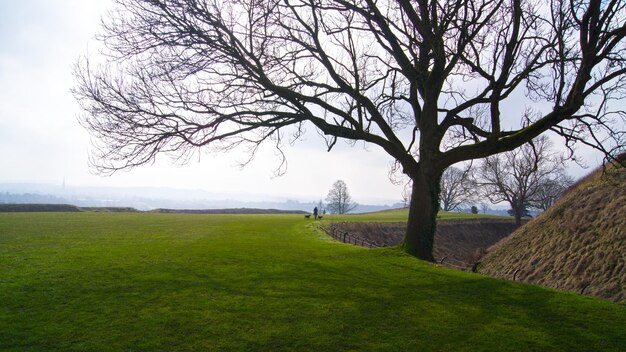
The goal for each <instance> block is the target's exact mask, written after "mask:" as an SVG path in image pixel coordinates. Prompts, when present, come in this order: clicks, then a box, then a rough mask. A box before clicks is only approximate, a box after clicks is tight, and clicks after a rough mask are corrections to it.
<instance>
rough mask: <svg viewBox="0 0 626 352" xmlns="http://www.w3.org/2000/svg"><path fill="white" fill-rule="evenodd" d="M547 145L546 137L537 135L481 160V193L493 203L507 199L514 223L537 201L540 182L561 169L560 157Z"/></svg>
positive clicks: (519, 221) (541, 184) (546, 181)
mask: <svg viewBox="0 0 626 352" xmlns="http://www.w3.org/2000/svg"><path fill="white" fill-rule="evenodd" d="M550 145H551V143H550V140H549V139H548V138H547V137H545V136H540V137H537V138H535V139H534V140H533V141H531V142H530V143H528V144H525V145H523V146H522V147H521V148H518V149H516V150H513V151H510V152H505V153H502V154H498V155H494V156H490V157H487V158H485V159H484V160H483V162H482V164H481V167H480V169H479V174H480V180H479V183H480V185H481V187H482V188H483V190H484V195H485V197H486V198H488V199H489V200H490V201H491V202H492V203H494V204H496V203H501V202H507V203H509V205H510V206H511V212H512V214H513V216H514V217H515V223H516V224H517V225H520V224H521V219H522V217H523V216H524V212H525V211H527V209H528V207H529V206H531V205H532V204H534V203H535V202H538V201H539V199H540V193H541V192H540V191H541V188H542V186H543V185H545V184H546V183H548V182H550V181H551V180H554V179H555V176H557V177H558V175H560V174H562V173H563V159H562V158H561V157H560V156H559V155H558V154H556V153H555V152H553V151H551V150H550Z"/></svg>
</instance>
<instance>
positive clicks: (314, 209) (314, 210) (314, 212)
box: [313, 207, 317, 220]
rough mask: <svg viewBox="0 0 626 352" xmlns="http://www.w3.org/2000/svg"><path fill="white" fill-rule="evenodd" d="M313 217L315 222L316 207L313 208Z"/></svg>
mask: <svg viewBox="0 0 626 352" xmlns="http://www.w3.org/2000/svg"><path fill="white" fill-rule="evenodd" d="M313 217H314V218H315V220H317V207H315V208H313Z"/></svg>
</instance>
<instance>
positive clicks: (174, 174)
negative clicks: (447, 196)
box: [0, 0, 600, 204]
mask: <svg viewBox="0 0 626 352" xmlns="http://www.w3.org/2000/svg"><path fill="white" fill-rule="evenodd" d="M110 7H111V3H110V1H108V0H63V1H57V0H22V1H11V0H0V183H7V182H37V183H50V184H58V185H60V184H61V183H62V182H63V180H64V179H65V182H66V184H67V185H68V186H69V187H71V186H72V185H80V186H132V187H136V186H156V187H173V188H192V189H196V188H197V189H203V190H207V191H210V192H217V193H224V194H232V195H234V196H240V197H242V198H245V196H248V195H251V196H255V198H256V197H258V196H261V197H265V196H268V197H274V198H289V199H298V200H304V201H314V200H316V199H321V198H324V197H325V195H326V193H327V192H328V189H329V188H330V186H331V185H332V183H333V182H334V181H335V180H337V179H343V180H344V181H345V182H346V183H347V185H348V187H349V189H350V191H351V193H352V196H353V198H354V199H355V200H356V201H357V202H360V203H370V204H371V203H379V204H381V203H393V202H397V201H400V199H401V193H402V187H401V186H396V185H393V184H392V183H391V182H390V181H389V178H388V170H389V165H390V163H391V161H392V160H391V159H390V158H389V157H388V156H386V155H385V154H384V153H383V152H382V151H380V150H379V149H378V148H377V147H375V146H369V147H364V146H363V145H362V144H357V145H356V146H355V147H349V146H347V145H340V146H339V147H338V148H337V149H336V150H333V151H332V152H331V153H327V152H326V150H325V148H324V144H323V143H322V141H321V139H319V137H317V135H316V134H315V133H314V131H313V130H312V128H310V131H309V132H310V133H308V134H307V136H306V138H305V140H304V141H302V142H299V143H296V144H295V145H294V146H292V147H288V148H286V154H287V159H288V170H287V173H286V174H285V175H284V176H281V177H274V173H273V172H274V170H275V169H276V167H277V166H278V158H277V157H276V155H275V151H274V150H273V149H272V147H271V145H267V146H266V147H265V148H263V149H262V150H261V151H260V153H259V155H258V156H257V158H256V159H255V160H254V161H253V162H252V163H251V164H249V165H248V166H246V167H245V168H243V169H240V168H239V167H237V166H236V165H237V161H240V160H243V159H245V155H242V153H241V152H233V153H229V154H223V155H217V156H216V155H209V154H206V155H202V156H201V157H200V158H199V159H194V160H192V161H191V162H190V163H189V164H187V165H183V166H180V165H175V164H173V163H172V162H171V161H170V160H169V159H168V158H167V157H162V158H160V159H159V160H157V162H156V163H155V164H154V165H150V166H144V167H141V168H138V169H134V170H131V171H129V172H120V173H117V174H115V175H113V176H109V177H104V176H99V175H94V174H92V171H93V170H90V169H89V166H88V155H89V149H90V140H89V135H88V133H87V132H86V131H85V130H84V129H82V127H80V126H79V124H78V122H77V117H78V116H79V114H80V113H81V112H80V110H79V108H78V105H77V103H76V101H75V100H74V98H73V96H72V95H71V93H70V89H71V87H72V86H73V85H74V80H73V77H72V66H73V64H74V63H75V62H76V61H77V59H78V58H79V56H80V55H84V54H85V53H87V52H90V53H95V52H97V48H98V43H97V42H95V41H94V40H93V37H94V35H95V33H97V32H98V29H99V21H100V18H101V16H103V15H104V14H105V12H106V9H107V8H110ZM583 152H584V151H583ZM584 153H586V154H587V161H588V164H589V165H590V166H595V165H597V164H598V162H599V161H600V157H599V156H597V154H593V153H589V152H584ZM570 172H571V173H572V174H573V175H575V176H578V175H581V174H584V173H586V172H588V170H581V169H580V168H577V167H572V168H571V169H570Z"/></svg>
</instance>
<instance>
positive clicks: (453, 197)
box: [440, 166, 476, 211]
mask: <svg viewBox="0 0 626 352" xmlns="http://www.w3.org/2000/svg"><path fill="white" fill-rule="evenodd" d="M475 195H476V182H475V180H474V178H473V175H472V170H471V168H469V167H467V168H465V169H464V170H462V169H459V168H457V167H454V166H451V167H449V168H447V169H446V171H444V172H443V174H442V176H441V196H440V197H441V210H444V211H452V210H455V209H457V208H458V207H459V206H461V205H463V204H467V203H469V202H471V201H473V200H474V198H475Z"/></svg>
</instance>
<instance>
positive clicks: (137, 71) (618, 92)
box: [73, 0, 626, 260]
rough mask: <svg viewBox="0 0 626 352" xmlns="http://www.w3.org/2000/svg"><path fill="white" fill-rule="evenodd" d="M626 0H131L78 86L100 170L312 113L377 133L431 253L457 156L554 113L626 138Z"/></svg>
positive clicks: (560, 129)
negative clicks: (442, 189)
mask: <svg viewBox="0 0 626 352" xmlns="http://www.w3.org/2000/svg"><path fill="white" fill-rule="evenodd" d="M625 2H626V0H611V1H602V0H570V1H565V0H548V1H547V2H538V1H533V0H449V1H440V0H416V1H405V0H380V1H374V0H254V1H252V0H241V1H234V0H117V8H116V10H114V11H112V12H111V14H110V15H109V16H108V17H107V19H105V22H104V24H103V34H101V35H100V36H99V38H100V39H101V40H102V41H103V42H104V44H105V46H106V50H105V52H104V54H105V55H104V56H103V58H104V59H106V62H105V63H104V64H102V65H95V64H93V63H92V62H90V60H89V59H88V58H85V59H82V60H81V61H79V63H78V64H77V67H76V70H75V72H76V73H75V75H76V79H77V85H76V87H75V88H74V90H73V92H74V95H75V97H76V98H77V100H78V101H79V103H80V104H81V106H82V108H83V109H84V111H86V114H85V115H84V116H83V117H82V118H81V121H82V124H83V125H84V126H85V127H86V128H87V129H88V130H89V131H90V132H91V134H92V135H93V136H94V137H95V138H94V140H95V148H94V149H95V151H94V156H93V158H92V159H93V162H94V164H95V167H96V168H97V169H98V170H100V171H101V172H104V173H106V172H112V171H115V170H119V169H124V168H132V167H134V166H137V165H142V164H146V163H150V162H152V161H153V160H154V159H155V156H156V155H157V154H158V153H161V152H165V153H169V154H171V155H173V156H174V157H176V158H179V160H181V161H182V162H184V161H185V160H187V158H188V157H190V155H192V154H193V153H194V152H196V151H197V150H199V149H205V150H210V151H216V152H223V151H227V150H230V149H231V148H234V147H237V146H247V147H249V148H250V149H251V155H252V156H253V155H254V151H256V149H257V148H258V146H259V145H260V144H261V143H263V142H266V141H267V142H272V143H274V144H275V145H276V147H277V148H278V150H279V151H280V148H281V146H283V144H284V142H285V141H289V142H293V141H294V140H297V139H298V138H299V137H300V136H301V135H302V133H303V131H304V128H305V125H309V126H314V128H315V129H316V130H317V131H319V132H320V134H321V135H322V136H324V138H325V139H326V142H327V146H328V149H329V150H330V149H332V147H333V146H334V145H335V144H336V142H337V141H338V140H339V139H343V140H347V141H351V142H354V141H365V142H368V143H371V144H374V145H377V146H379V147H380V148H382V149H383V150H384V151H385V152H387V153H388V154H389V155H390V156H391V157H393V158H394V159H395V160H396V161H397V168H398V169H399V170H401V171H402V172H404V173H405V174H406V175H407V176H408V177H409V178H410V179H411V180H412V187H413V188H412V197H411V204H410V206H409V219H408V224H407V234H406V237H405V240H404V243H403V246H404V249H405V250H406V251H407V252H408V253H411V254H413V255H416V256H418V257H420V258H423V259H426V260H433V259H434V258H433V256H432V246H433V238H434V233H435V227H436V218H437V212H438V211H439V185H440V179H441V175H442V173H443V171H444V170H445V169H446V168H447V167H449V166H451V165H454V164H456V163H458V162H462V161H466V160H472V159H480V158H484V157H487V156H489V155H493V154H497V153H501V152H505V151H510V150H513V149H516V148H518V147H520V146H522V145H523V144H524V143H527V142H528V141H530V140H531V139H533V138H535V137H537V136H539V135H540V134H542V133H544V132H546V131H549V130H552V131H554V132H556V133H558V134H560V135H561V136H563V138H564V142H565V143H566V145H567V146H568V147H571V146H572V145H573V144H574V143H577V142H578V143H583V144H588V145H591V146H594V147H596V148H598V149H600V150H602V151H604V152H606V153H607V154H610V152H611V151H612V150H613V149H614V148H618V147H619V146H623V145H624V143H623V142H624V140H623V139H624V133H625V132H624V130H623V122H624V119H625V117H624V116H625V115H626V113H625V112H624V111H622V110H620V109H619V108H617V107H616V106H617V105H616V104H614V103H613V102H614V101H616V100H619V99H621V98H622V97H623V96H624V92H625V88H626V87H625V86H626V51H625V49H626V48H625V40H624V38H625V36H626V14H625V13H624V11H623V9H624V6H625ZM91 61H93V60H91ZM520 107H521V108H520ZM281 171H283V170H281Z"/></svg>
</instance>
